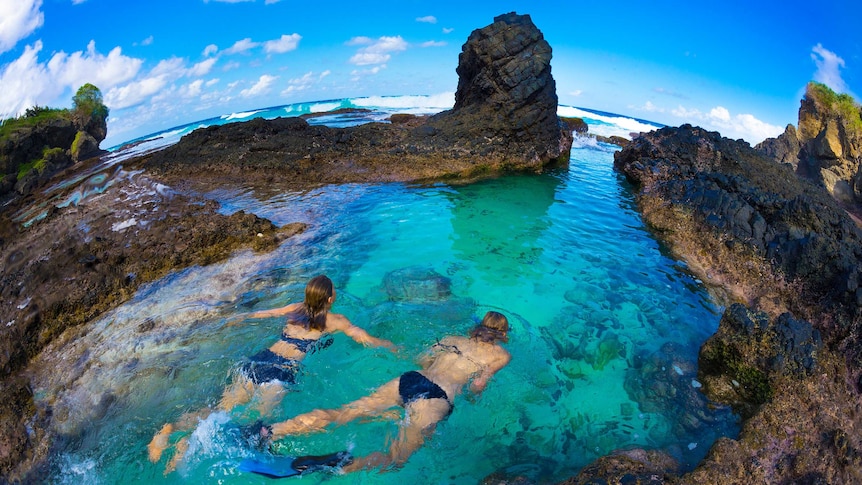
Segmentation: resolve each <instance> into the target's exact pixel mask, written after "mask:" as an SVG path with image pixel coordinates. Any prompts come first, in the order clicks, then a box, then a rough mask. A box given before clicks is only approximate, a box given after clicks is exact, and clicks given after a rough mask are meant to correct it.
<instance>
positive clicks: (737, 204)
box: [614, 125, 862, 483]
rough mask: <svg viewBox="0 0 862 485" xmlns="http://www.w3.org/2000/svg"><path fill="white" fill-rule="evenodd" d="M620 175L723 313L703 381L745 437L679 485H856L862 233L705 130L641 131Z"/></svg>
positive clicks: (795, 180) (755, 157) (813, 195)
mask: <svg viewBox="0 0 862 485" xmlns="http://www.w3.org/2000/svg"><path fill="white" fill-rule="evenodd" d="M792 131H793V130H788V133H792ZM807 146H808V147H809V148H807V149H806V150H810V149H811V148H810V147H811V146H812V145H807ZM760 148H761V149H762V148H763V146H761V147H760ZM843 149H844V148H842V150H843ZM824 150H825V149H824ZM806 153H808V152H806ZM820 153H821V154H824V153H826V152H825V151H823V150H821V152H820ZM801 164H802V161H800V165H801ZM614 166H615V168H616V169H617V170H618V171H620V172H621V173H623V174H624V175H625V176H626V178H627V179H628V180H629V181H630V182H632V184H633V185H634V187H635V190H636V194H637V200H638V206H639V208H640V210H641V212H642V214H643V217H644V219H645V220H646V221H647V223H648V224H649V225H650V226H651V227H652V228H653V229H654V230H655V231H656V233H657V234H658V236H659V237H660V238H661V239H663V240H664V241H665V242H666V243H667V244H668V245H669V246H670V248H671V249H672V251H673V252H674V253H675V254H676V255H677V256H678V257H680V258H681V259H684V260H685V261H686V262H687V263H688V266H689V268H690V269H691V270H692V271H693V272H694V273H695V274H696V275H697V276H698V277H700V278H701V279H702V280H703V281H704V282H705V283H706V284H707V285H708V286H709V287H711V288H712V289H713V290H714V292H715V294H716V296H717V297H718V298H719V300H720V301H722V302H723V303H724V304H726V305H727V309H726V310H725V313H724V315H723V317H722V319H721V323H720V325H719V330H718V331H717V332H716V334H715V335H714V336H713V337H711V338H710V339H709V340H708V341H707V342H706V343H705V344H704V345H703V347H702V348H701V351H700V355H699V369H698V381H699V382H701V383H702V384H703V391H704V393H705V394H706V395H707V396H708V397H709V398H710V399H712V400H713V401H714V402H717V403H720V404H726V405H730V406H732V407H733V408H734V410H736V411H737V413H739V414H740V416H742V418H743V422H742V427H741V431H740V434H739V436H738V437H737V438H736V439H729V438H720V439H719V440H718V441H717V442H716V443H715V444H714V445H713V447H712V448H711V449H710V451H709V454H708V455H707V457H706V458H705V459H704V460H703V462H701V463H700V464H699V465H698V466H697V468H696V469H695V470H694V471H692V472H690V473H688V474H686V475H683V476H681V477H673V478H672V480H673V481H674V482H678V483H748V482H757V483H856V482H858V481H860V478H862V474H860V472H859V470H860V464H862V452H860V450H862V432H860V431H862V430H860V425H859V422H860V420H859V416H860V413H862V396H860V390H862V385H860V384H862V380H860V378H859V376H860V372H862V358H860V355H862V350H860V348H862V346H860V337H859V335H860V329H862V311H860V306H861V305H862V297H860V294H862V292H860V291H859V289H860V279H859V274H860V261H862V232H860V230H859V228H858V227H857V226H856V225H855V224H854V223H853V221H852V220H851V219H850V217H849V216H848V215H847V214H846V213H845V212H844V211H843V210H842V209H841V208H840V207H839V204H838V203H837V202H836V201H835V200H834V199H833V198H832V197H830V196H829V194H828V193H827V192H826V191H825V190H824V189H823V188H822V187H820V186H818V185H816V184H813V183H811V182H810V181H808V180H806V179H802V178H800V177H798V176H797V175H796V173H794V171H793V170H792V169H791V167H790V166H788V165H782V164H777V163H775V161H774V159H771V158H769V157H766V156H764V155H763V153H762V150H761V151H758V150H755V149H752V148H751V147H750V146H748V144H746V143H744V142H741V141H733V140H728V139H726V138H722V137H721V136H720V135H719V134H718V133H714V132H708V131H705V130H703V129H701V128H696V127H692V126H688V125H685V126H682V127H679V128H663V129H660V130H658V131H655V132H652V133H647V134H642V135H641V136H639V137H637V138H636V139H634V140H633V141H632V143H631V144H630V145H629V146H628V147H627V148H624V149H623V150H622V151H621V152H618V153H616V154H615V159H614ZM632 470H634V471H637V470H638V468H637V467H635V468H633V469H632ZM658 471H661V470H660V469H659V470H658ZM614 473H620V470H616V471H615V472H614Z"/></svg>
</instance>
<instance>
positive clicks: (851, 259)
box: [614, 125, 862, 318]
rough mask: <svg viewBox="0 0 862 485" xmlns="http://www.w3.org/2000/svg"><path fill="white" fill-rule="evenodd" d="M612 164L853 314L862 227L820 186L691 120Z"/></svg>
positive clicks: (644, 139) (635, 144) (813, 297)
mask: <svg viewBox="0 0 862 485" xmlns="http://www.w3.org/2000/svg"><path fill="white" fill-rule="evenodd" d="M614 166H615V167H616V169H617V170H619V171H621V172H622V173H624V174H625V175H626V177H627V178H628V179H629V180H630V181H632V182H633V183H634V184H635V185H636V186H638V187H639V189H638V190H639V192H640V194H642V195H643V196H644V197H646V198H647V199H652V200H658V199H661V200H662V201H663V202H664V203H667V204H670V205H672V206H675V207H679V208H685V210H686V211H689V212H690V213H691V214H692V217H693V219H694V221H695V223H697V224H699V225H702V226H703V227H704V228H706V229H707V230H709V231H711V232H712V233H713V234H715V235H716V236H719V235H720V236H721V237H722V238H723V240H724V241H725V242H726V245H728V246H733V245H738V246H740V247H743V248H747V249H746V250H748V251H750V252H752V253H753V254H754V255H756V256H757V257H759V258H761V259H762V260H763V261H765V262H766V263H767V264H768V265H769V266H771V267H772V269H773V270H774V271H776V272H778V273H780V274H781V275H783V277H784V278H786V279H787V280H788V281H798V282H800V283H801V284H802V285H803V287H804V290H806V291H807V292H808V293H806V296H807V299H808V301H811V302H814V301H820V300H821V299H823V298H828V299H830V301H833V302H834V303H835V304H837V305H839V306H844V305H849V306H847V307H846V310H847V311H849V312H851V313H853V312H855V306H856V302H857V292H859V291H858V290H859V288H860V279H859V278H860V272H862V266H860V260H862V231H860V230H859V228H858V227H857V226H856V225H855V224H854V223H853V221H852V220H851V219H850V218H849V217H848V216H847V214H846V213H845V212H844V211H843V210H842V209H840V208H839V207H838V205H837V204H836V203H835V201H834V200H833V199H832V198H830V197H829V196H828V194H827V193H826V192H825V191H823V190H822V189H820V188H818V187H816V186H814V185H812V184H810V183H808V182H806V181H805V180H802V179H799V178H798V177H797V176H796V175H795V174H794V173H793V172H792V171H790V170H787V169H786V168H784V167H782V166H780V165H778V164H775V163H774V162H772V161H771V160H769V159H767V158H765V157H764V156H762V155H761V154H759V153H758V152H757V151H755V150H753V149H752V148H751V147H749V146H748V145H747V144H745V143H740V142H738V141H733V140H729V139H726V138H722V137H721V136H720V135H719V134H718V133H714V132H707V131H705V130H703V129H701V128H696V127H691V126H689V125H684V126H682V127H680V128H663V129H661V130H658V131H656V132H653V133H649V134H645V135H642V136H640V137H638V138H636V139H635V140H633V141H632V143H631V145H630V146H629V147H628V148H626V149H624V150H623V151H622V152H618V153H616V154H615V157H614ZM805 317H806V318H810V315H806V316H805Z"/></svg>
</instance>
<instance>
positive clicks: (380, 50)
mask: <svg viewBox="0 0 862 485" xmlns="http://www.w3.org/2000/svg"><path fill="white" fill-rule="evenodd" d="M354 39H357V38H354ZM366 39H367V38H366ZM406 49H407V42H406V41H404V39H403V38H402V37H401V36H400V35H398V36H395V37H387V36H384V37H380V38H379V39H377V40H376V41H374V42H373V43H371V44H368V45H367V46H366V47H362V48H360V49H359V50H358V51H357V52H356V54H354V55H353V57H351V58H350V63H351V64H355V65H357V66H368V65H373V64H384V63H386V62H388V61H389V59H390V58H392V56H391V55H390V54H389V53H390V52H398V51H403V50H406Z"/></svg>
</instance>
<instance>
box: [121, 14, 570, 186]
mask: <svg viewBox="0 0 862 485" xmlns="http://www.w3.org/2000/svg"><path fill="white" fill-rule="evenodd" d="M550 60H551V48H550V46H549V45H548V43H547V41H545V40H544V37H543V36H542V33H541V32H540V31H539V30H538V29H537V28H536V26H535V25H534V24H533V23H532V21H531V20H530V17H529V16H527V15H517V14H514V13H510V14H506V15H501V16H499V17H496V18H495V19H494V23H493V24H491V25H489V26H487V27H485V28H483V29H478V30H476V31H474V32H473V33H472V34H471V35H470V37H469V39H468V40H467V42H466V43H465V44H464V47H463V51H462V53H461V55H460V56H459V64H458V68H457V72H458V74H459V82H458V89H457V91H456V94H455V100H456V101H455V107H454V108H453V109H451V110H448V111H444V112H442V113H438V114H436V115H433V116H430V117H404V116H396V117H395V118H394V119H393V120H392V122H391V123H367V124H363V125H360V126H355V127H348V128H329V127H325V126H313V125H309V124H308V123H307V122H306V121H305V120H303V119H300V118H277V119H274V120H263V119H255V120H251V121H248V122H244V123H232V124H227V125H222V126H212V127H209V128H205V129H201V130H196V131H194V132H192V133H190V134H188V135H186V136H185V137H183V138H182V139H181V140H180V142H179V143H177V144H176V145H173V146H171V147H168V148H166V149H165V150H161V151H159V152H156V153H153V154H150V155H147V156H144V157H142V158H141V159H139V160H138V161H137V162H133V164H134V165H136V166H139V167H142V168H145V169H147V170H149V171H151V172H152V173H154V174H155V175H156V176H158V177H160V178H162V179H163V180H166V181H168V182H176V181H180V180H185V179H187V178H188V175H189V174H194V175H195V177H194V178H195V179H200V178H202V177H203V176H204V174H211V175H212V176H213V177H215V178H218V179H224V178H227V179H233V180H242V181H245V182H249V183H267V182H268V181H270V180H275V179H277V178H278V179H285V178H286V179H288V180H291V181H292V182H293V183H295V184H297V185H308V184H318V185H319V184H333V183H351V182H408V181H409V182H421V181H432V180H441V179H446V180H461V181H466V180H473V179H476V178H481V177H486V176H491V175H494V174H497V173H501V172H505V171H535V172H541V171H542V170H544V169H545V168H546V167H550V166H554V165H558V164H561V163H566V162H568V158H569V153H570V150H571V145H572V132H571V129H570V128H569V127H568V125H566V124H564V123H563V122H562V121H561V120H560V119H559V117H558V116H557V95H556V84H555V82H554V79H553V76H552V75H551V66H550Z"/></svg>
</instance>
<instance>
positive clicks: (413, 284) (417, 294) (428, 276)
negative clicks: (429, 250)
mask: <svg viewBox="0 0 862 485" xmlns="http://www.w3.org/2000/svg"><path fill="white" fill-rule="evenodd" d="M451 286H452V281H451V280H450V279H449V278H447V277H445V276H443V275H441V274H440V273H438V272H436V271H434V270H433V269H431V268H423V267H419V266H410V267H408V268H402V269H399V270H395V271H390V272H389V273H386V276H384V278H383V287H384V289H385V290H386V294H387V295H388V296H389V300H390V301H412V302H426V301H442V300H447V299H449V298H450V297H451V296H452V288H451Z"/></svg>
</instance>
